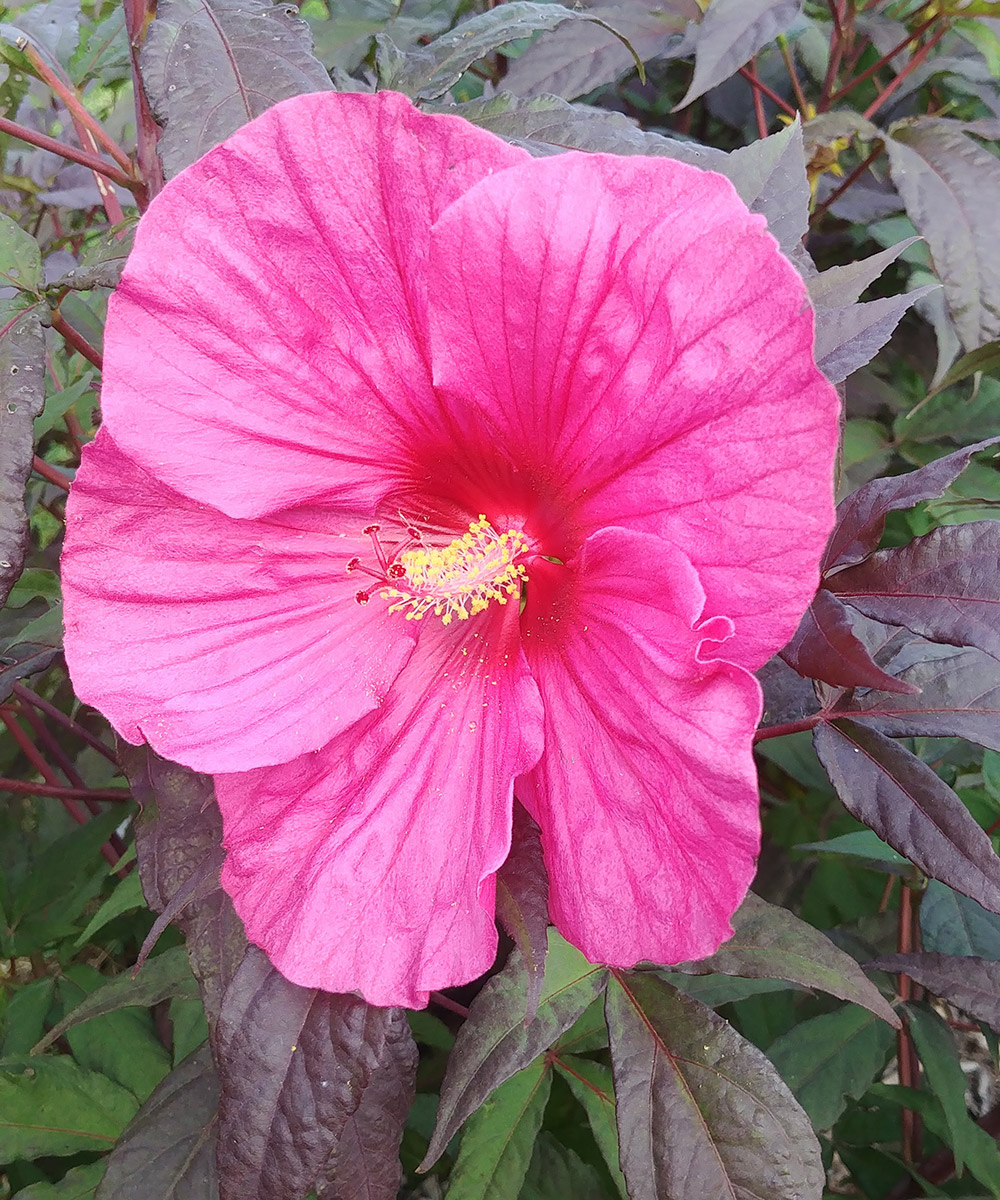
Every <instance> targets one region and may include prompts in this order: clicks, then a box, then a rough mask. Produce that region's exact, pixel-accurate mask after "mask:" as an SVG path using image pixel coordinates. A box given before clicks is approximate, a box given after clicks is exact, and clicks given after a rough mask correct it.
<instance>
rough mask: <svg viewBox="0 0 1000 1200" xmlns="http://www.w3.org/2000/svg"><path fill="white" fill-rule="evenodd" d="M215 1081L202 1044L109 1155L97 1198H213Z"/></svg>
mask: <svg viewBox="0 0 1000 1200" xmlns="http://www.w3.org/2000/svg"><path fill="white" fill-rule="evenodd" d="M218 1103H219V1080H218V1078H217V1076H216V1074H215V1068H214V1067H213V1065H212V1056H211V1054H210V1053H209V1049H208V1047H207V1046H202V1047H201V1048H200V1049H198V1050H196V1051H195V1052H194V1053H193V1054H191V1055H190V1056H189V1057H188V1058H186V1059H185V1060H184V1061H183V1062H182V1063H181V1064H180V1066H179V1067H177V1069H176V1070H174V1071H171V1073H170V1074H169V1075H168V1076H167V1077H166V1079H164V1080H163V1082H162V1083H161V1084H160V1085H159V1087H157V1089H156V1091H154V1092H153V1094H152V1095H151V1096H150V1097H149V1099H148V1100H147V1101H146V1103H145V1104H144V1105H143V1106H142V1108H140V1109H139V1111H138V1112H137V1113H136V1115H135V1116H134V1117H133V1119H132V1121H131V1122H130V1124H129V1125H128V1127H127V1128H126V1129H125V1131H124V1133H123V1134H122V1136H121V1137H120V1138H119V1140H118V1144H117V1145H116V1146H115V1148H114V1150H112V1151H111V1154H110V1155H109V1156H108V1160H107V1162H108V1169H107V1171H106V1172H105V1175H104V1178H103V1180H102V1181H101V1183H100V1185H99V1186H98V1188H97V1195H96V1200H135V1198H136V1197H137V1196H141V1197H142V1200H218V1196H219V1179H218V1173H217V1171H216V1166H215V1142H216V1134H217V1124H218V1117H217V1109H218Z"/></svg>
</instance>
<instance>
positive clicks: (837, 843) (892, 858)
mask: <svg viewBox="0 0 1000 1200" xmlns="http://www.w3.org/2000/svg"><path fill="white" fill-rule="evenodd" d="M795 849H796V850H813V851H815V852H816V853H817V854H846V855H848V857H850V858H853V859H856V860H857V861H858V862H859V863H861V864H862V865H863V866H866V867H871V868H872V869H873V870H875V871H885V872H886V873H887V874H889V875H912V874H913V864H912V863H911V862H910V861H909V860H908V859H906V858H904V857H903V856H902V854H900V853H899V852H898V851H896V850H893V848H892V847H891V846H887V845H886V844H885V842H883V841H882V839H881V838H880V837H879V836H878V834H877V833H873V832H872V831H871V830H870V829H859V830H858V831H857V832H856V833H844V834H841V836H840V837H835V838H830V840H829V841H827V842H803V843H801V845H798V846H796V847H795Z"/></svg>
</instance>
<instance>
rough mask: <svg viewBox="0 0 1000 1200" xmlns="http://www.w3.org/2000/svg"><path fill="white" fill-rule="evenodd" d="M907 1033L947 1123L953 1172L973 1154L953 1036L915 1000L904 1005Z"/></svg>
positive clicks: (999, 1161) (999, 1168) (999, 1159)
mask: <svg viewBox="0 0 1000 1200" xmlns="http://www.w3.org/2000/svg"><path fill="white" fill-rule="evenodd" d="M906 1015H907V1018H908V1021H909V1028H910V1036H911V1037H912V1038H913V1044H914V1046H915V1047H916V1049H917V1054H918V1055H919V1056H920V1062H921V1064H922V1066H923V1068H924V1072H925V1073H926V1075H927V1087H928V1090H929V1091H931V1092H932V1093H933V1094H934V1095H935V1096H936V1097H937V1098H938V1100H939V1101H940V1103H941V1111H942V1112H943V1113H944V1118H945V1121H946V1122H947V1123H948V1131H949V1133H950V1135H951V1136H950V1137H949V1138H948V1145H949V1146H951V1148H952V1151H953V1153H954V1155H955V1173H956V1174H957V1175H961V1174H962V1166H963V1163H965V1162H966V1161H967V1160H968V1158H969V1156H970V1155H971V1156H972V1157H975V1154H976V1150H975V1146H974V1145H972V1144H971V1142H972V1138H973V1135H972V1133H971V1132H970V1131H971V1129H972V1127H973V1122H972V1120H971V1119H970V1117H969V1113H968V1110H967V1109H966V1107H965V1088H966V1080H965V1072H964V1071H963V1070H962V1066H961V1063H960V1062H959V1058H958V1047H957V1046H956V1045H955V1038H954V1036H953V1035H952V1032H951V1030H950V1029H949V1028H948V1026H947V1025H946V1024H945V1022H944V1021H942V1020H941V1018H940V1017H939V1016H938V1015H937V1013H936V1012H934V1011H933V1010H932V1009H929V1008H924V1007H922V1006H920V1005H918V1004H908V1005H906ZM997 1179H998V1180H1000V1154H998V1156H997Z"/></svg>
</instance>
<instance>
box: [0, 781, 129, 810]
mask: <svg viewBox="0 0 1000 1200" xmlns="http://www.w3.org/2000/svg"><path fill="white" fill-rule="evenodd" d="M0 792H11V793H13V794H14V795H17V796H50V797H52V799H54V800H87V799H89V800H107V801H110V802H112V803H115V804H127V803H128V802H129V801H130V800H131V799H132V796H131V794H130V793H129V792H128V791H126V790H125V788H83V789H82V790H81V789H80V788H73V787H59V786H58V785H56V784H48V783H32V782H31V781H30V780H28V779H6V778H2V777H0ZM83 819H84V820H86V819H87V818H86V817H84V818H83Z"/></svg>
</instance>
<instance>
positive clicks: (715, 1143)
mask: <svg viewBox="0 0 1000 1200" xmlns="http://www.w3.org/2000/svg"><path fill="white" fill-rule="evenodd" d="M606 1013H607V1021H608V1030H609V1032H610V1034H611V1064H612V1068H613V1072H614V1082H615V1095H616V1097H617V1101H618V1136H619V1142H620V1147H621V1164H622V1170H623V1172H624V1174H625V1179H626V1181H627V1182H628V1189H629V1195H630V1197H631V1198H632V1200H662V1197H665V1196H671V1197H673V1196H676V1197H678V1198H680V1197H684V1198H685V1200H686V1198H687V1197H695V1196H697V1197H708V1196H712V1197H716V1196H719V1197H722V1196H726V1197H730V1196H731V1197H747V1198H748V1200H749V1197H751V1196H755V1197H757V1196H766V1197H768V1200H819V1198H820V1196H821V1194H822V1191H823V1182H824V1173H823V1166H822V1163H821V1161H820V1154H819V1144H818V1142H817V1141H816V1136H815V1134H814V1133H813V1131H812V1128H811V1126H810V1124H809V1120H808V1118H807V1117H806V1115H805V1113H804V1112H803V1111H802V1109H801V1108H800V1107H799V1105H798V1104H797V1102H796V1101H795V1099H794V1097H793V1096H792V1094H791V1092H789V1090H788V1088H787V1087H786V1086H785V1084H784V1082H783V1081H782V1080H781V1078H780V1076H779V1075H778V1073H777V1071H775V1069H774V1068H773V1067H772V1066H771V1064H770V1063H769V1062H768V1060H767V1059H766V1058H765V1057H764V1055H763V1054H762V1053H761V1051H760V1050H758V1049H757V1048H756V1047H755V1046H753V1045H751V1044H750V1043H749V1042H747V1041H745V1040H744V1039H743V1038H742V1037H740V1035H739V1034H738V1033H737V1032H736V1031H735V1030H734V1029H733V1028H732V1027H731V1026H730V1025H728V1024H727V1023H726V1022H725V1021H723V1020H722V1018H721V1017H719V1016H717V1015H716V1014H715V1013H714V1012H712V1010H711V1009H709V1008H706V1007H705V1006H704V1005H703V1004H699V1003H698V1001H697V1000H692V999H691V998H690V997H689V996H685V995H683V994H682V993H680V992H678V991H676V990H675V989H674V988H672V987H671V986H670V985H669V984H667V983H665V982H664V981H663V980H661V979H659V978H658V977H657V976H655V975H650V974H641V973H638V972H621V973H619V972H616V973H615V978H614V980H613V981H612V982H611V983H610V984H609V986H608V994H607V1002H606Z"/></svg>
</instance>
